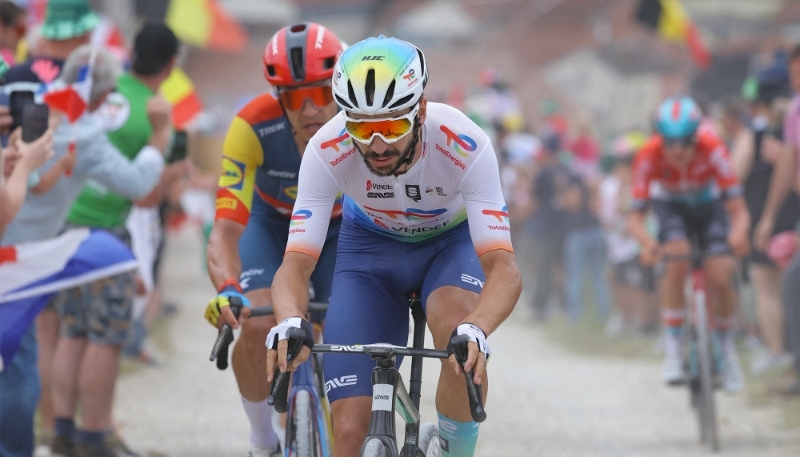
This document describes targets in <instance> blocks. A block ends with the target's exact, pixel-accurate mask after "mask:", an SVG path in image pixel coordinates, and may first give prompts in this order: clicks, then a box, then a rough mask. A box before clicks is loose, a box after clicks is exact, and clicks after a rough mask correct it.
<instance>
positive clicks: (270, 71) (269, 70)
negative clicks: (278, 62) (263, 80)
mask: <svg viewBox="0 0 800 457" xmlns="http://www.w3.org/2000/svg"><path fill="white" fill-rule="evenodd" d="M267 74H269V76H270V78H274V77H275V75H276V74H277V72H276V71H275V65H267Z"/></svg>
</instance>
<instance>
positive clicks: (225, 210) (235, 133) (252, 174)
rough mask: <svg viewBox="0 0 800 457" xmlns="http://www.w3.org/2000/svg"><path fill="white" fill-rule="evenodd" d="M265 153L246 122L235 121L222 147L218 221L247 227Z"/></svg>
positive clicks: (218, 191)
mask: <svg viewBox="0 0 800 457" xmlns="http://www.w3.org/2000/svg"><path fill="white" fill-rule="evenodd" d="M263 161H264V153H263V149H262V148H261V143H260V142H259V140H258V137H257V136H256V132H255V131H254V130H253V128H252V127H251V126H250V124H248V123H247V122H246V121H245V120H244V119H242V118H241V117H239V116H236V117H235V118H233V122H231V126H230V128H229V129H228V134H227V135H226V136H225V143H224V144H223V146H222V174H221V175H220V177H219V182H218V187H217V213H216V217H215V220H216V219H228V220H232V221H234V222H238V223H240V224H247V220H248V219H249V218H250V207H251V205H252V203H253V189H254V186H255V179H256V169H257V168H258V167H259V166H261V164H262V163H263Z"/></svg>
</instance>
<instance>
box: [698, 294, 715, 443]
mask: <svg viewBox="0 0 800 457" xmlns="http://www.w3.org/2000/svg"><path fill="white" fill-rule="evenodd" d="M702 305H705V303H702ZM697 320H698V322H697V359H698V365H699V368H700V370H699V371H700V373H699V374H700V383H699V384H700V385H699V392H698V393H699V398H698V399H697V400H698V402H697V403H698V404H697V414H698V420H699V422H700V438H701V440H703V441H704V442H705V443H708V444H709V445H710V446H711V449H712V450H714V451H718V450H719V434H718V431H717V411H716V405H715V402H714V390H715V386H714V384H715V383H714V351H713V349H712V344H711V335H710V332H709V330H708V322H707V319H706V314H705V306H699V307H698V319H697Z"/></svg>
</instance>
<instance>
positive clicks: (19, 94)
mask: <svg viewBox="0 0 800 457" xmlns="http://www.w3.org/2000/svg"><path fill="white" fill-rule="evenodd" d="M32 103H33V92H31V91H29V90H15V91H14V92H11V94H9V96H8V111H9V114H11V129H10V130H9V131H10V132H13V131H14V130H16V129H17V127H20V126H21V125H22V115H23V110H24V109H25V106H26V105H30V104H32Z"/></svg>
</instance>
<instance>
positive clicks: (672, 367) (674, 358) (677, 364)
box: [661, 354, 686, 385]
mask: <svg viewBox="0 0 800 457" xmlns="http://www.w3.org/2000/svg"><path fill="white" fill-rule="evenodd" d="M685 379H686V373H685V372H684V370H683V359H682V358H681V356H680V354H676V355H669V354H667V355H666V356H665V357H664V363H663V364H662V365H661V380H662V381H664V382H665V383H667V384H670V385H676V384H680V383H682V382H684V381H685Z"/></svg>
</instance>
